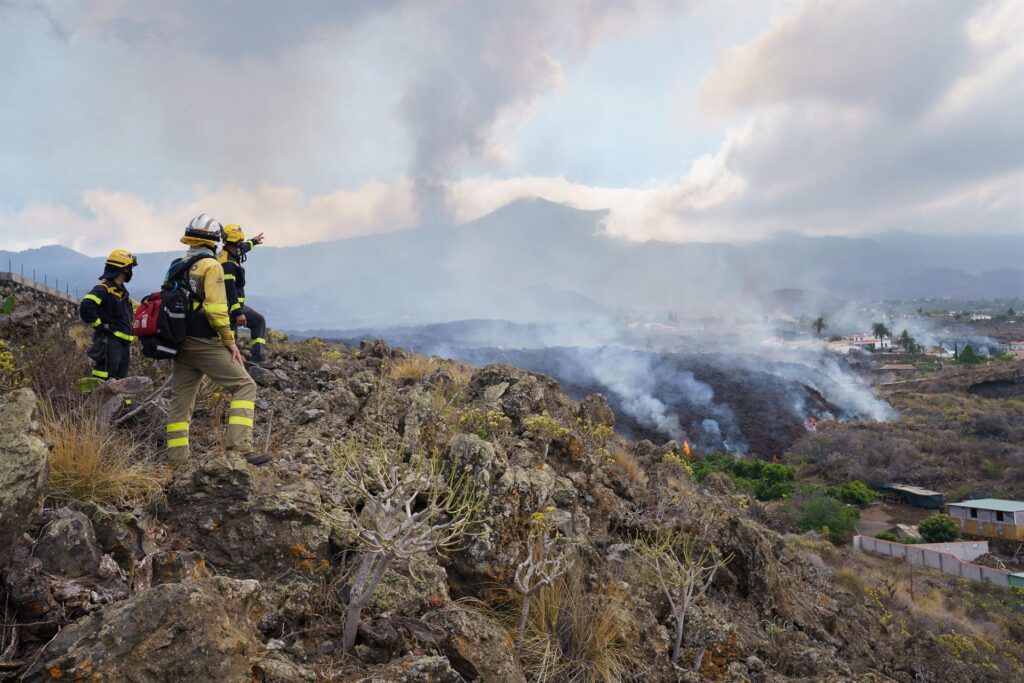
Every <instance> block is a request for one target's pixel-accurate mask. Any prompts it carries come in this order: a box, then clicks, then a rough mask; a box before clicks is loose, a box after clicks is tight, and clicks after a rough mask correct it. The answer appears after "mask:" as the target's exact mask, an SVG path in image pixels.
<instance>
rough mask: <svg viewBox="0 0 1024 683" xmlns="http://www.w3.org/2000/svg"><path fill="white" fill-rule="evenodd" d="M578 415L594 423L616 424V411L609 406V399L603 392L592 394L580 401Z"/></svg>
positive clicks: (608, 425)
mask: <svg viewBox="0 0 1024 683" xmlns="http://www.w3.org/2000/svg"><path fill="white" fill-rule="evenodd" d="M576 416H577V417H579V419H581V420H583V421H584V422H590V423H591V424H594V425H604V426H606V427H614V426H615V413H613V412H612V409H611V408H609V407H608V401H606V400H605V398H604V396H602V395H601V394H591V395H590V396H587V397H586V398H585V399H583V400H582V401H580V406H579V410H578V411H577V412H576Z"/></svg>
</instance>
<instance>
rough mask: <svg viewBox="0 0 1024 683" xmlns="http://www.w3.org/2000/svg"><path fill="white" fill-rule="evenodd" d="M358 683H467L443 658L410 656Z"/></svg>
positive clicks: (397, 660)
mask: <svg viewBox="0 0 1024 683" xmlns="http://www.w3.org/2000/svg"><path fill="white" fill-rule="evenodd" d="M357 683H466V679H465V678H463V677H462V676H460V675H459V674H458V672H456V671H454V670H453V669H452V665H451V663H450V662H449V661H448V660H447V659H446V658H444V657H441V656H437V655H435V656H430V657H426V656H418V655H409V656H408V657H402V658H401V659H396V660H395V661H393V662H390V663H388V664H386V665H384V666H382V667H380V668H379V669H377V670H376V671H374V672H373V673H372V674H370V675H369V676H366V677H364V678H360V679H358V681H357Z"/></svg>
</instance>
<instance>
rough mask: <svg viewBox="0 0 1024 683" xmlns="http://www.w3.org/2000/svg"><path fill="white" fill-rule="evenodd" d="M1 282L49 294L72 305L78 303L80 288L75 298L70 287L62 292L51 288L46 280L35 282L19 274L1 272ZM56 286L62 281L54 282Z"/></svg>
mask: <svg viewBox="0 0 1024 683" xmlns="http://www.w3.org/2000/svg"><path fill="white" fill-rule="evenodd" d="M44 277H45V276H44ZM0 282H13V283H15V284H18V285H21V286H22V287H28V288H30V289H34V290H36V291H37V292H42V293H43V294H49V295H50V296H53V297H57V298H58V299H63V300H64V301H68V302H70V303H78V298H77V294H78V288H75V295H74V296H73V295H72V294H71V288H70V287H68V286H65V289H63V290H61V289H58V288H57V287H51V286H50V285H49V282H48V281H46V280H44V281H43V282H39V281H38V280H34V279H32V278H29V277H25V276H24V275H19V274H17V273H11V272H7V273H4V272H0ZM54 284H55V285H59V284H60V281H59V280H54Z"/></svg>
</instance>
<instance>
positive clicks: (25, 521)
mask: <svg viewBox="0 0 1024 683" xmlns="http://www.w3.org/2000/svg"><path fill="white" fill-rule="evenodd" d="M36 405H37V402H36V396H35V394H34V393H33V392H32V390H31V389H18V390H17V391H12V392H11V393H9V394H7V395H6V396H3V397H0V568H2V567H5V566H7V563H8V562H9V561H10V559H11V549H12V548H13V546H14V542H15V540H16V539H17V538H18V537H19V536H21V534H22V533H23V532H24V531H25V529H26V528H28V525H29V523H30V521H31V518H32V515H33V513H34V512H35V511H36V509H37V508H38V507H39V501H40V499H41V498H42V496H43V493H44V491H45V487H46V478H47V473H48V471H49V470H48V468H47V456H48V454H49V449H48V448H47V446H46V443H45V442H44V441H43V440H42V438H40V435H39V425H38V424H37V423H36V422H35V421H34V419H33V417H34V415H35V412H36Z"/></svg>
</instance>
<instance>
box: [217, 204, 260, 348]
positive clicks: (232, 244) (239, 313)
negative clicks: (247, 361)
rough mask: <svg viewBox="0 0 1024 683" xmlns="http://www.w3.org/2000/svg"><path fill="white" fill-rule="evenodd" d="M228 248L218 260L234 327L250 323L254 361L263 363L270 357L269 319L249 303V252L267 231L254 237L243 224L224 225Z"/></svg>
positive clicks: (225, 241) (225, 244) (225, 243)
mask: <svg viewBox="0 0 1024 683" xmlns="http://www.w3.org/2000/svg"><path fill="white" fill-rule="evenodd" d="M223 237H224V249H223V250H222V251H221V252H220V256H219V257H218V259H217V260H218V261H220V264H221V266H222V267H223V268H224V285H225V287H226V288H227V292H228V313H229V314H230V316H231V327H232V329H237V328H239V327H248V328H249V334H250V335H251V336H252V362H253V363H261V362H263V361H264V360H266V359H267V354H266V347H267V339H266V335H267V320H266V318H264V317H263V316H262V315H261V314H260V313H258V312H257V311H256V310H254V309H253V308H252V307H251V306H249V305H247V304H246V303H245V267H244V266H243V265H242V264H243V263H245V255H246V254H248V253H249V252H250V251H252V248H253V247H254V246H256V245H257V244H263V233H262V232H261V233H260V234H258V235H256V236H255V237H253V238H252V239H248V240H247V239H245V233H244V232H243V231H242V228H240V227H239V226H237V225H235V224H233V223H232V224H231V225H225V226H224V234H223Z"/></svg>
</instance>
